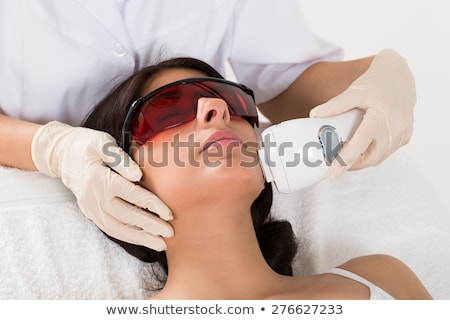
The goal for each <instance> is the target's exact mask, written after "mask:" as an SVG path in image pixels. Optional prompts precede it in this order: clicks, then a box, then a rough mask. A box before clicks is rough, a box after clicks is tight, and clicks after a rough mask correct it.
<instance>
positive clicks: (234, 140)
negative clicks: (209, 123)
mask: <svg viewBox="0 0 450 320" xmlns="http://www.w3.org/2000/svg"><path fill="white" fill-rule="evenodd" d="M229 144H237V145H241V144H242V140H241V139H240V138H239V137H238V136H237V135H236V134H235V133H233V132H231V131H229V130H219V131H216V132H214V133H213V134H212V135H210V136H209V137H208V139H206V140H205V141H204V142H203V146H202V152H204V151H206V150H208V149H209V148H211V147H214V148H217V147H219V146H221V147H224V146H226V145H229Z"/></svg>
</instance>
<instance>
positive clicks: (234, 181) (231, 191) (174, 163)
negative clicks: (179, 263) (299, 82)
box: [133, 69, 264, 215]
mask: <svg viewBox="0 0 450 320" xmlns="http://www.w3.org/2000/svg"><path fill="white" fill-rule="evenodd" d="M204 76H205V75H204V74H203V73H201V72H199V71H195V70H190V69H170V70H165V71H163V72H161V73H158V74H157V75H156V76H155V77H153V79H152V80H151V81H149V82H148V83H147V85H146V88H145V92H143V93H142V94H147V93H149V92H151V91H153V90H155V89H157V88H159V87H161V86H163V85H166V84H168V83H171V82H174V81H177V80H181V79H186V78H192V77H204ZM207 146H209V147H207ZM133 157H134V158H135V160H136V161H137V162H138V163H139V165H140V166H141V168H142V171H143V180H142V185H143V186H144V187H146V188H147V189H149V190H150V191H152V192H153V193H155V194H156V195H157V196H158V197H159V198H160V199H161V200H162V201H164V202H165V203H166V204H167V205H168V206H169V208H171V210H172V211H173V212H174V214H175V215H176V214H177V213H180V212H183V211H186V210H187V209H190V208H196V207H199V206H203V207H208V206H209V207H210V208H211V209H212V210H213V208H214V207H217V206H220V205H224V206H230V203H233V204H236V206H238V205H239V206H245V207H247V206H248V208H250V206H251V204H252V203H253V201H254V200H255V199H256V197H257V196H258V195H259V193H260V192H261V190H262V189H263V188H264V178H263V174H262V171H261V167H260V165H259V161H258V157H257V139H256V136H255V132H254V130H253V128H252V126H251V125H250V124H249V123H248V122H247V121H246V120H245V119H243V118H241V117H238V116H230V114H229V112H228V107H227V104H226V102H225V101H224V100H221V99H217V98H201V99H199V100H198V105H197V116H196V118H195V119H194V120H192V121H189V122H186V123H183V124H181V125H178V126H175V127H172V128H168V129H166V130H164V131H162V132H160V133H158V134H156V135H154V136H152V137H151V138H150V140H149V141H148V142H147V143H146V144H145V145H143V146H140V147H139V148H138V149H137V152H135V153H134V155H133Z"/></svg>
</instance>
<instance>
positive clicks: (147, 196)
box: [108, 172, 173, 220]
mask: <svg viewBox="0 0 450 320" xmlns="http://www.w3.org/2000/svg"><path fill="white" fill-rule="evenodd" d="M111 175H112V176H111V179H110V185H109V186H108V187H109V188H110V192H111V193H112V194H114V196H116V197H119V198H121V199H123V200H125V201H127V202H129V203H131V204H134V205H136V206H138V207H140V208H145V209H148V210H150V211H151V212H153V213H155V214H157V215H158V216H160V217H161V218H162V219H164V220H172V219H173V215H172V211H171V210H170V209H169V207H167V206H166V204H165V203H164V202H162V200H161V199H159V198H158V197H157V196H156V195H155V194H153V193H152V192H150V191H149V190H147V189H145V188H143V187H141V186H139V185H137V184H134V183H132V182H130V181H128V180H126V179H124V178H123V177H121V176H119V175H117V174H114V173H113V172H111Z"/></svg>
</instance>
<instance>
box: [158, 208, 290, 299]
mask: <svg viewBox="0 0 450 320" xmlns="http://www.w3.org/2000/svg"><path fill="white" fill-rule="evenodd" d="M175 216H177V215H175ZM182 217H183V218H180V219H175V220H174V221H173V222H172V223H173V226H174V229H175V236H174V237H173V238H172V239H168V240H167V260H168V265H169V276H168V279H167V283H166V286H165V288H164V289H163V290H162V291H161V293H160V295H159V296H158V297H159V298H168V299H261V298H263V297H264V296H267V295H269V294H271V292H273V291H274V289H275V288H274V286H276V283H277V282H278V283H279V282H280V281H277V280H279V278H280V277H281V276H280V275H278V274H277V273H275V272H274V271H273V270H272V269H271V268H270V267H269V265H268V264H267V263H266V261H265V259H264V257H263V255H262V253H261V250H260V248H259V245H258V241H257V238H256V235H255V231H254V229H253V224H252V219H251V215H250V212H249V209H244V210H242V209H240V208H234V209H231V210H230V208H228V209H227V210H226V211H225V210H223V209H221V208H218V207H217V206H215V207H214V208H205V207H202V208H201V209H199V210H196V211H195V212H194V211H193V212H183V215H182Z"/></svg>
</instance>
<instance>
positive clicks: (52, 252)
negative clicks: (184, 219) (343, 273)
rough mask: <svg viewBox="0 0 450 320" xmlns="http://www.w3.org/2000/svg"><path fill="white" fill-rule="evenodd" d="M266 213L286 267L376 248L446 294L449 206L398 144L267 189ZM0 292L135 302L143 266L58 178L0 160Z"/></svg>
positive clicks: (306, 266)
mask: <svg viewBox="0 0 450 320" xmlns="http://www.w3.org/2000/svg"><path fill="white" fill-rule="evenodd" d="M273 211H274V213H275V214H276V215H277V216H280V217H284V218H288V219H289V220H290V221H291V222H292V224H293V227H294V229H295V232H296V234H297V236H298V237H299V239H300V247H299V253H298V256H297V257H296V260H295V265H294V269H295V273H296V274H298V275H307V274H312V273H318V272H323V271H326V270H327V269H329V268H331V267H334V266H336V265H337V264H340V263H342V262H344V261H346V260H348V259H350V258H352V257H355V256H360V255H366V254H372V253H385V254H391V255H393V256H395V257H397V258H400V259H401V260H403V261H404V262H405V263H407V264H408V265H409V266H410V267H411V268H412V269H413V270H414V271H415V272H416V274H417V275H418V276H419V278H420V279H421V280H422V281H423V283H424V284H425V286H426V287H427V288H428V290H429V291H430V292H431V294H432V295H433V297H434V298H435V299H450V250H449V245H450V213H449V212H448V211H447V210H446V209H445V208H444V206H443V205H442V204H441V203H439V201H438V199H437V197H436V196H435V195H434V192H433V190H431V188H430V184H429V183H428V182H427V180H426V178H425V177H424V176H423V175H422V174H421V172H419V171H418V170H417V167H416V166H415V164H414V161H413V159H411V158H408V157H407V155H406V154H405V153H403V152H402V150H399V151H398V152H397V153H395V154H394V155H392V156H391V157H390V158H389V159H387V160H386V161H385V162H384V163H382V164H381V165H379V166H377V167H372V168H368V169H364V170H359V171H354V172H348V173H347V174H345V175H344V176H343V177H342V178H340V179H339V180H338V181H335V182H331V181H328V180H324V181H322V182H320V183H319V184H317V185H315V186H313V187H312V188H309V189H307V190H305V191H302V192H297V193H294V194H289V195H285V194H276V195H275V202H274V207H273ZM0 234H1V240H0V299H144V298H147V297H149V296H150V295H152V292H151V291H149V290H147V289H148V288H150V287H151V284H152V281H153V277H152V269H151V268H150V265H148V264H145V263H143V262H140V261H138V260H137V259H136V258H134V257H132V256H130V255H128V254H127V253H126V252H125V251H124V250H122V248H120V247H118V246H117V245H116V244H114V243H112V242H111V241H110V240H109V239H107V238H106V237H105V236H104V235H103V234H102V233H101V232H100V231H99V230H98V229H97V228H96V227H95V226H94V224H93V223H92V222H90V221H89V220H88V219H87V218H85V217H84V216H83V214H82V213H81V212H79V210H78V208H77V205H76V201H75V199H74V197H73V195H72V194H71V192H70V191H69V190H67V189H66V188H65V187H64V186H63V185H62V183H61V182H60V180H59V179H52V178H48V177H46V176H44V175H42V174H40V173H36V172H26V171H20V170H16V169H11V168H5V167H0Z"/></svg>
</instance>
